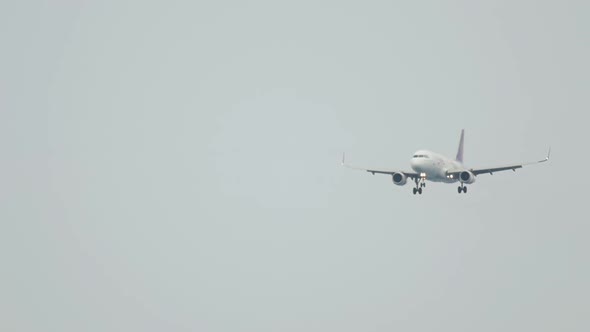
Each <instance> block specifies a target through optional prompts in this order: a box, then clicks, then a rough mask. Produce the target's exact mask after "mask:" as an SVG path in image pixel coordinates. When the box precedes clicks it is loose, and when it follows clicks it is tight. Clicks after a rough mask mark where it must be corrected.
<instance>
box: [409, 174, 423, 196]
mask: <svg viewBox="0 0 590 332" xmlns="http://www.w3.org/2000/svg"><path fill="white" fill-rule="evenodd" d="M414 181H415V182H416V188H414V189H413V190H412V192H413V193H414V195H416V193H418V194H420V195H422V188H426V178H425V177H420V178H416V179H415V180H414Z"/></svg>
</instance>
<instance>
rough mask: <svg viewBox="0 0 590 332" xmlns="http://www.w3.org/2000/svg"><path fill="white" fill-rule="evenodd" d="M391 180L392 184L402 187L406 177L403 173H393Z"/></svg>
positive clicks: (406, 179) (406, 180)
mask: <svg viewBox="0 0 590 332" xmlns="http://www.w3.org/2000/svg"><path fill="white" fill-rule="evenodd" d="M391 179H392V180H393V183H394V184H396V185H398V186H403V185H404V184H406V182H408V177H407V176H406V175H405V174H404V173H393V175H392V176H391Z"/></svg>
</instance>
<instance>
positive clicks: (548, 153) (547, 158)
mask: <svg viewBox="0 0 590 332" xmlns="http://www.w3.org/2000/svg"><path fill="white" fill-rule="evenodd" d="M550 157H551V147H549V151H547V157H545V159H543V160H539V162H540V163H544V162H546V161H549V158H550Z"/></svg>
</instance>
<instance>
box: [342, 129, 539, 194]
mask: <svg viewBox="0 0 590 332" xmlns="http://www.w3.org/2000/svg"><path fill="white" fill-rule="evenodd" d="M464 141H465V129H463V130H461V138H460V139H459V149H458V150H457V156H456V157H455V159H451V158H447V157H445V156H443V155H440V154H437V153H434V152H431V151H428V150H418V151H416V153H414V156H413V157H412V159H411V161H410V166H411V167H412V169H413V170H414V172H405V171H399V170H385V169H367V168H359V167H354V166H351V165H348V164H346V163H345V160H344V159H345V154H344V153H343V154H342V166H345V167H348V168H352V169H358V170H363V171H366V172H369V173H371V174H373V175H375V174H386V175H391V179H392V181H393V183H394V184H395V185H398V186H403V185H405V184H406V182H407V181H408V179H411V180H412V181H414V182H415V184H416V186H415V187H414V188H413V193H414V195H416V194H420V195H422V188H425V187H426V180H428V181H432V182H443V183H456V182H460V183H461V185H460V186H459V187H457V192H458V193H459V194H461V193H467V186H466V185H465V184H472V183H474V182H475V179H476V177H477V176H478V175H480V174H490V175H493V174H494V173H495V172H501V171H508V170H512V171H514V172H516V169H518V168H522V167H523V166H527V165H534V164H539V163H544V162H546V161H548V160H549V157H550V156H551V147H550V148H549V151H548V152H547V157H545V159H543V160H539V161H535V162H529V163H520V164H513V165H507V166H501V167H490V168H467V167H465V166H464V165H463V143H464Z"/></svg>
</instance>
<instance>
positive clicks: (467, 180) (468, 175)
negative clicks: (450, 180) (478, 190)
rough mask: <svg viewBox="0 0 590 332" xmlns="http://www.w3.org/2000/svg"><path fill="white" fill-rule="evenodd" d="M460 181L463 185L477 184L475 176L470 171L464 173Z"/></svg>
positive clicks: (461, 174) (460, 176)
mask: <svg viewBox="0 0 590 332" xmlns="http://www.w3.org/2000/svg"><path fill="white" fill-rule="evenodd" d="M459 180H461V182H463V183H468V184H471V183H473V182H475V174H473V173H471V172H470V171H463V172H461V173H460V174H459Z"/></svg>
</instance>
